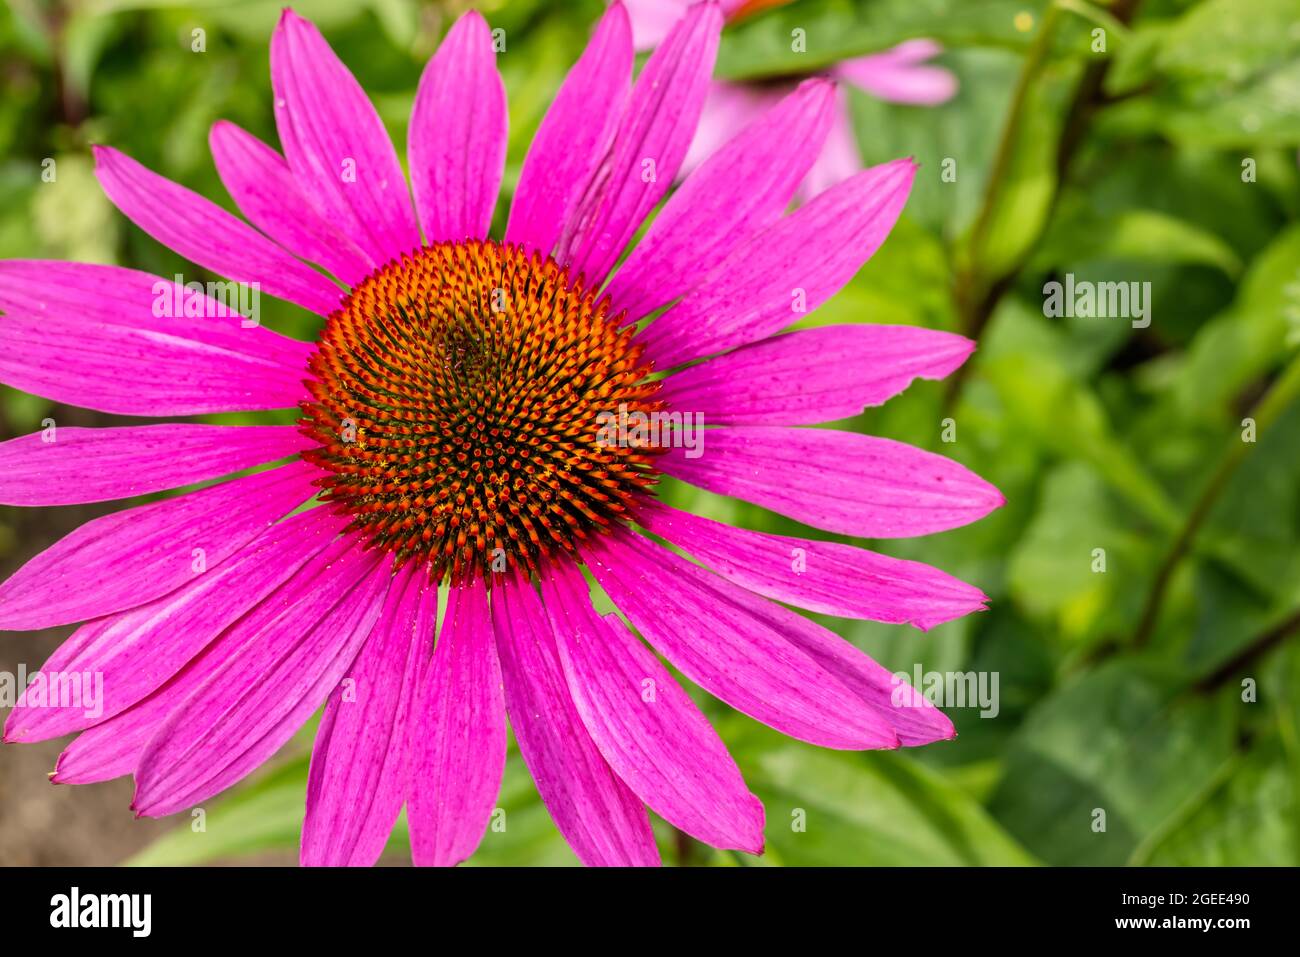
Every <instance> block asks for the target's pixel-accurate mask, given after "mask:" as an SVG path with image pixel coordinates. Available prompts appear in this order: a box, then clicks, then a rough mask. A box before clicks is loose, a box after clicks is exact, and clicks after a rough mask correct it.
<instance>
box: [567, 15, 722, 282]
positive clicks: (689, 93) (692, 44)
mask: <svg viewBox="0 0 1300 957" xmlns="http://www.w3.org/2000/svg"><path fill="white" fill-rule="evenodd" d="M721 31H722V14H721V13H720V12H719V11H718V8H717V5H716V4H713V3H699V4H696V5H695V6H693V7H691V8H690V9H689V10H688V11H687V12H686V15H685V16H684V17H682V19H681V21H680V22H679V23H678V24H677V26H675V27H674V28H673V30H672V32H671V33H670V34H669V35H668V38H667V39H666V40H665V41H664V42H663V44H662V45H661V46H660V47H659V48H658V49H657V50H655V52H654V53H652V54H651V55H650V59H649V60H648V61H647V62H646V65H645V67H644V68H643V69H642V70H641V75H640V76H638V77H637V81H636V85H635V86H634V87H633V88H632V95H631V97H630V98H629V100H628V105H627V110H626V112H625V113H624V115H623V119H622V121H621V122H620V123H619V126H618V130H617V132H616V133H615V134H614V139H613V142H612V144H611V146H610V150H611V152H610V154H609V157H608V160H607V162H606V164H604V168H603V169H602V170H601V171H600V173H599V174H598V175H597V176H596V177H594V178H593V180H592V182H591V184H590V185H589V186H588V188H587V191H586V194H585V195H584V196H583V198H582V200H581V201H580V202H579V203H578V205H577V207H576V209H575V211H574V215H573V216H572V217H571V218H570V220H569V222H568V223H567V224H566V226H565V229H564V231H563V233H562V235H561V238H560V243H559V246H558V248H557V255H556V259H557V261H558V262H559V263H560V264H561V265H567V266H569V267H570V269H571V270H572V274H573V275H575V276H576V275H579V274H581V275H582V276H584V277H585V280H586V284H587V286H588V287H594V286H598V285H600V283H601V282H603V281H604V279H605V277H606V276H607V275H608V274H609V270H610V267H611V266H613V265H614V262H615V260H617V259H618V257H619V254H620V253H622V252H623V249H624V247H626V246H627V244H628V241H629V240H630V239H631V238H632V236H633V235H634V234H635V233H636V231H637V229H638V227H640V225H641V222H642V220H644V219H645V218H646V216H647V215H648V214H649V212H650V211H651V210H652V209H654V207H655V205H656V204H657V203H658V202H659V200H660V199H662V198H663V195H664V194H665V193H666V192H667V191H668V188H669V187H670V186H671V185H672V182H673V177H674V176H676V175H677V170H678V168H679V167H680V166H681V163H682V159H683V158H684V157H685V156H686V149H687V147H688V146H690V142H691V136H692V135H693V134H694V132H695V124H696V123H697V122H698V121H699V118H700V109H701V108H702V106H703V104H704V97H705V96H706V94H707V93H708V86H709V75H710V74H711V73H712V72H713V61H714V58H715V57H716V56H717V52H718V38H719V35H720V34H721Z"/></svg>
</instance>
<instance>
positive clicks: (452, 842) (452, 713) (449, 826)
mask: <svg viewBox="0 0 1300 957" xmlns="http://www.w3.org/2000/svg"><path fill="white" fill-rule="evenodd" d="M420 682H421V685H422V697H421V700H420V702H419V704H418V706H417V707H418V708H419V712H418V713H417V714H416V716H415V718H414V719H413V721H412V723H411V730H412V733H413V735H414V737H413V738H412V743H413V745H415V746H416V747H418V749H419V753H418V755H417V757H416V758H415V766H414V769H413V771H412V779H411V792H410V800H409V802H408V804H407V818H408V820H409V822H410V827H411V857H412V858H413V859H414V861H415V863H416V864H417V865H419V866H430V865H432V866H434V867H449V866H451V865H454V864H459V863H460V862H461V861H463V860H465V858H467V857H469V856H470V855H471V854H473V853H474V849H475V848H477V847H478V845H479V841H481V840H482V839H483V833H484V832H485V831H486V830H487V826H488V821H489V820H490V819H491V817H492V808H493V807H494V806H495V804H496V799H497V793H498V792H499V791H500V789H501V774H502V772H503V771H504V770H505V764H506V711H505V703H504V700H503V698H502V693H501V665H500V662H499V660H498V659H497V650H496V643H495V641H494V640H493V637H492V621H491V618H490V617H489V616H488V604H487V589H486V588H485V587H484V584H483V581H482V579H475V580H474V581H473V582H472V583H471V584H466V585H461V586H459V587H453V588H452V589H451V593H450V596H449V598H448V600H447V618H446V622H445V624H444V625H443V628H442V634H440V635H439V636H438V643H437V645H436V646H435V647H434V651H433V659H432V660H431V661H430V662H429V664H428V667H426V668H425V669H424V673H423V674H422V675H421V678H420Z"/></svg>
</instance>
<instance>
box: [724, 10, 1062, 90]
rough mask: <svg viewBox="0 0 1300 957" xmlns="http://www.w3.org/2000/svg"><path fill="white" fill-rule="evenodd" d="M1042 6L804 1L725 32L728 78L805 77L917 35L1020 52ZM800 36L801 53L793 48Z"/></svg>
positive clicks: (952, 44) (958, 44) (953, 43)
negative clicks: (803, 40)
mask: <svg viewBox="0 0 1300 957" xmlns="http://www.w3.org/2000/svg"><path fill="white" fill-rule="evenodd" d="M1046 7H1047V2H1046V0H803V2H800V3H796V4H790V5H789V6H788V7H781V8H778V9H776V10H772V11H770V12H767V13H765V14H763V15H762V16H756V17H754V18H752V19H750V20H747V21H742V22H740V23H738V24H737V25H736V26H734V27H732V28H730V29H728V30H727V32H726V33H725V34H724V37H723V44H722V48H721V50H720V51H719V53H718V66H717V70H716V73H717V75H718V76H719V77H722V78H726V79H753V78H756V77H766V76H792V75H808V74H812V73H816V72H818V71H820V70H823V69H825V68H827V67H829V66H830V65H831V64H833V63H836V62H838V61H840V60H845V59H848V58H850V57H855V56H862V55H864V54H867V53H876V52H878V51H880V50H885V49H887V48H889V47H892V46H895V45H896V44H898V43H901V42H903V41H904V40H911V39H914V38H915V37H918V36H924V37H931V38H933V39H935V40H938V41H939V42H940V43H942V44H944V45H945V46H948V47H963V46H996V47H1011V48H1013V49H1021V48H1024V47H1025V46H1026V45H1027V44H1028V42H1029V38H1030V37H1031V36H1032V35H1033V33H1032V31H1033V28H1034V25H1035V24H1036V23H1037V22H1038V18H1039V16H1040V15H1041V12H1042V11H1043V10H1044V9H1045V8H1046ZM796 31H802V36H803V37H804V38H805V40H806V49H805V50H804V51H803V52H801V51H800V50H799V49H798V48H797V45H796V44H795V43H794V42H793V41H794V39H795V36H796V33H795V32H796Z"/></svg>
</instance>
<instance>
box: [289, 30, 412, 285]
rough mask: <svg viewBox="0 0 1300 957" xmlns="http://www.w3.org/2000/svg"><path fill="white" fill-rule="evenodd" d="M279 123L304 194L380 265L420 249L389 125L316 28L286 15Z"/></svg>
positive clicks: (291, 167)
mask: <svg viewBox="0 0 1300 957" xmlns="http://www.w3.org/2000/svg"><path fill="white" fill-rule="evenodd" d="M271 86H272V88H273V89H274V90H275V97H276V100H275V122H276V128H277V129H278V130H279V132H280V144H281V145H282V146H283V147H284V156H285V159H286V160H288V161H289V168H290V169H291V170H293V175H294V178H295V179H296V180H297V181H298V186H299V189H301V190H302V192H303V193H304V194H305V195H306V196H307V197H308V198H309V199H311V201H312V202H313V203H314V204H315V205H316V208H317V209H318V210H319V211H320V213H321V214H322V215H323V216H324V218H325V220H326V221H327V222H330V223H333V224H334V225H335V226H336V227H337V228H338V229H339V230H341V231H342V232H344V233H345V234H346V235H347V236H349V237H350V238H351V239H352V241H353V242H355V243H356V244H357V245H358V246H360V247H361V248H362V249H363V250H365V252H366V254H367V255H368V256H370V258H371V259H373V260H374V261H375V262H377V263H386V262H388V261H389V260H390V259H396V258H398V257H399V256H401V255H402V254H403V253H410V252H412V251H413V250H416V249H418V248H419V247H420V230H419V227H418V226H417V225H416V222H415V211H414V209H413V208H412V206H411V197H410V195H409V193H408V192H407V188H406V177H405V176H404V175H403V173H402V166H401V164H400V163H399V162H398V160H397V151H396V150H395V149H393V141H392V140H391V139H389V137H388V131H387V130H386V129H384V124H383V121H382V120H380V118H379V114H378V113H376V112H375V108H374V106H373V105H372V104H371V102H370V100H369V99H368V98H367V97H366V94H365V91H364V90H362V89H361V85H360V84H359V83H357V81H356V78H355V77H354V76H353V75H352V73H351V71H349V70H348V68H347V67H346V66H344V65H343V62H342V61H341V60H339V58H338V57H337V56H336V55H335V53H334V51H333V50H331V49H330V46H329V44H328V43H326V42H325V38H324V37H322V36H321V35H320V31H319V30H317V29H316V27H315V25H314V24H312V23H309V22H308V21H306V20H304V19H303V18H302V17H300V16H298V15H297V14H296V13H294V12H293V11H292V10H289V9H287V8H286V9H285V11H284V13H283V15H282V16H281V17H280V23H279V24H278V25H277V26H276V28H275V33H274V34H273V35H272V36H271Z"/></svg>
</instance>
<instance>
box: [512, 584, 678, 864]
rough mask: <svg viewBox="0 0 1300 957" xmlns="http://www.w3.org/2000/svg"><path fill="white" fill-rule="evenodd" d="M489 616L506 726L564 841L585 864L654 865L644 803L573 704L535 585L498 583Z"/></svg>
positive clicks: (655, 859)
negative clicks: (607, 758)
mask: <svg viewBox="0 0 1300 957" xmlns="http://www.w3.org/2000/svg"><path fill="white" fill-rule="evenodd" d="M492 622H493V630H494V631H495V632H496V638H497V649H498V651H499V652H500V654H501V672H502V677H504V679H505V692H506V708H507V709H508V711H509V713H510V725H511V727H512V728H513V729H514V732H515V738H516V739H517V740H518V741H519V751H520V754H522V755H523V758H524V762H525V763H526V764H527V765H528V769H529V770H530V771H531V772H532V774H533V780H535V781H536V782H537V790H538V793H540V794H541V796H542V800H543V801H544V802H545V804H546V808H547V810H549V811H550V812H551V817H552V818H553V819H554V821H555V824H556V826H557V827H558V828H559V829H560V833H561V834H563V835H564V839H565V840H566V841H568V842H569V846H570V847H572V848H573V849H574V851H575V852H576V853H577V855H578V857H579V858H580V859H581V860H582V862H583V863H584V864H587V865H589V866H596V867H612V866H632V865H641V866H654V865H658V864H659V850H658V848H656V847H655V840H654V832H653V831H651V829H650V822H649V820H648V819H647V817H646V812H645V808H644V807H643V806H642V804H641V801H640V800H639V799H638V798H637V796H636V795H635V794H633V793H632V791H631V789H629V788H628V786H627V785H626V784H624V783H623V782H622V780H621V779H620V778H619V777H618V775H616V774H615V773H614V772H613V771H612V770H610V767H609V765H608V764H607V763H606V762H605V759H604V758H603V757H601V756H600V751H599V750H598V749H597V748H596V745H595V743H594V742H593V741H592V740H591V735H590V734H588V733H587V729H586V728H585V727H584V726H583V724H582V719H581V718H580V717H579V715H578V709H577V708H576V707H575V706H574V704H573V697H572V695H570V694H569V688H568V685H567V684H566V683H565V679H564V669H563V668H562V667H561V665H560V659H559V655H558V653H557V652H556V650H555V638H554V636H553V635H552V634H551V623H550V621H549V620H548V619H547V617H546V611H545V609H544V608H543V607H542V604H541V601H540V600H539V599H538V597H537V592H536V591H535V590H534V589H533V585H532V583H531V582H529V581H527V580H522V579H519V578H510V579H506V580H500V581H498V583H497V585H496V586H495V587H494V588H493V591H492Z"/></svg>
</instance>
